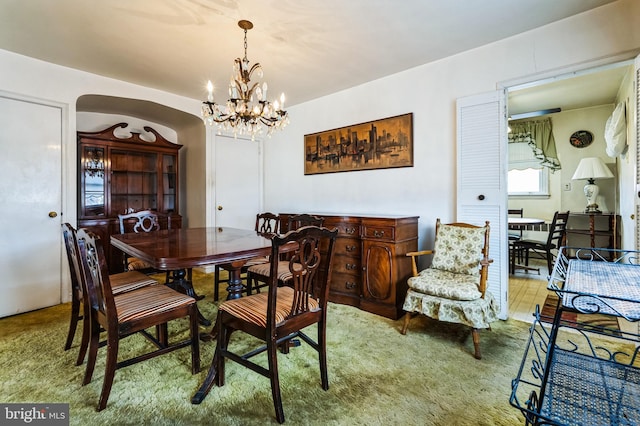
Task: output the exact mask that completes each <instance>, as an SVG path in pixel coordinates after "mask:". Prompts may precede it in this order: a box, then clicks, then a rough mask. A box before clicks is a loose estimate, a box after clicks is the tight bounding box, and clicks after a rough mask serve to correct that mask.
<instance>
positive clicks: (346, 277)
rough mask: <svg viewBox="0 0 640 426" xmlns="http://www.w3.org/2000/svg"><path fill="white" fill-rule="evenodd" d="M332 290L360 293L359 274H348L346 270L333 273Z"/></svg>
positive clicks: (330, 288)
mask: <svg viewBox="0 0 640 426" xmlns="http://www.w3.org/2000/svg"><path fill="white" fill-rule="evenodd" d="M329 290H330V291H331V292H339V293H345V294H353V295H358V296H359V295H360V277H359V275H353V274H347V273H344V272H337V271H335V272H333V273H332V274H331V285H330V287H329Z"/></svg>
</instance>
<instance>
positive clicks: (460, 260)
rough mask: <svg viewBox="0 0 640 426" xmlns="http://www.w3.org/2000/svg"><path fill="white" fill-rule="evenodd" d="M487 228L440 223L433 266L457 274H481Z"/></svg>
mask: <svg viewBox="0 0 640 426" xmlns="http://www.w3.org/2000/svg"><path fill="white" fill-rule="evenodd" d="M485 231H486V228H485V227H481V228H466V227H461V226H454V225H440V228H439V229H438V233H437V235H436V242H435V246H434V255H433V261H432V263H431V267H432V268H435V269H440V270H443V271H449V272H454V273H457V274H467V275H479V273H480V272H479V268H480V267H479V262H480V259H481V258H482V247H484V235H485Z"/></svg>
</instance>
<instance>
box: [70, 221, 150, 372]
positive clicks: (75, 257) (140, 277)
mask: <svg viewBox="0 0 640 426" xmlns="http://www.w3.org/2000/svg"><path fill="white" fill-rule="evenodd" d="M62 235H63V237H64V245H65V249H66V252H67V261H68V263H69V272H70V273H71V320H70V321H69V331H68V333H67V340H66V342H65V345H64V350H65V351H66V350H69V349H71V345H72V344H73V339H74V337H75V333H76V329H77V328H78V322H79V321H80V320H82V338H81V340H80V350H79V352H78V358H77V360H76V365H80V364H82V363H83V362H84V358H85V355H86V352H87V347H88V346H89V337H90V330H89V324H90V321H89V318H90V309H91V302H90V301H89V300H87V298H86V296H87V292H86V291H85V290H84V288H85V287H86V284H85V283H84V275H83V274H82V272H81V269H80V258H79V254H78V251H77V249H76V247H77V242H76V229H75V228H74V227H73V226H72V225H71V224H70V223H63V224H62ZM109 280H110V281H111V286H112V290H113V295H114V297H116V296H117V295H118V294H121V293H126V292H127V291H132V290H136V289H138V288H142V287H146V286H148V285H154V284H158V282H157V281H156V280H154V279H152V278H150V277H148V276H147V275H145V274H143V273H141V272H137V271H129V272H121V273H118V274H113V275H110V276H109ZM80 306H82V314H80Z"/></svg>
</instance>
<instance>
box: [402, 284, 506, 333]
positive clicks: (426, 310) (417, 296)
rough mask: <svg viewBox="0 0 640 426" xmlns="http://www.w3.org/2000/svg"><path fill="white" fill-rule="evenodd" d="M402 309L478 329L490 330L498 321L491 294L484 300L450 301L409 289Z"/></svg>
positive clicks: (495, 305) (486, 295)
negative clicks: (491, 325)
mask: <svg viewBox="0 0 640 426" xmlns="http://www.w3.org/2000/svg"><path fill="white" fill-rule="evenodd" d="M402 309H404V310H405V311H406V312H417V313H420V314H423V315H426V316H428V317H429V318H433V319H435V320H438V321H446V322H452V323H456V324H465V325H468V326H470V327H473V328H478V329H480V328H489V327H490V324H491V323H492V322H493V321H495V320H497V319H498V304H497V303H496V301H495V299H494V297H493V295H492V294H491V293H489V292H487V293H486V294H485V295H484V298H482V299H476V300H449V299H443V298H441V297H435V296H430V295H428V294H424V293H418V292H416V291H414V290H411V289H409V291H408V292H407V296H406V297H405V299H404V305H403V306H402Z"/></svg>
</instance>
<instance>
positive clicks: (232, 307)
mask: <svg viewBox="0 0 640 426" xmlns="http://www.w3.org/2000/svg"><path fill="white" fill-rule="evenodd" d="M294 294H295V292H294V291H293V289H292V288H291V287H278V300H277V301H276V326H277V325H280V324H281V323H282V322H283V321H284V320H286V319H287V317H288V316H289V314H290V313H291V306H292V305H293V296H294ZM268 300H269V295H268V294H267V293H258V294H253V295H251V296H247V297H241V298H240V299H233V300H226V301H224V302H222V303H221V304H220V307H219V308H218V309H220V310H221V311H224V312H227V313H229V314H231V315H233V316H234V317H236V318H240V319H242V320H243V321H247V322H250V323H252V324H256V325H258V326H260V327H266V326H267V302H268ZM319 307H320V305H319V304H318V301H317V300H316V299H314V298H312V297H310V298H309V311H317V310H318V309H319Z"/></svg>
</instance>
